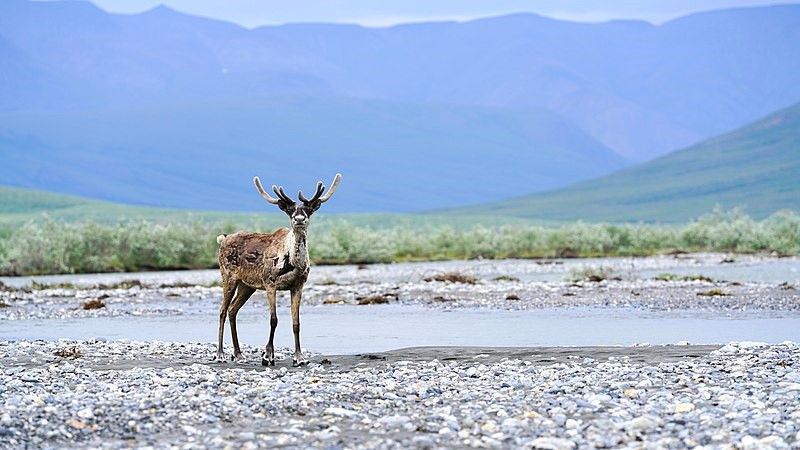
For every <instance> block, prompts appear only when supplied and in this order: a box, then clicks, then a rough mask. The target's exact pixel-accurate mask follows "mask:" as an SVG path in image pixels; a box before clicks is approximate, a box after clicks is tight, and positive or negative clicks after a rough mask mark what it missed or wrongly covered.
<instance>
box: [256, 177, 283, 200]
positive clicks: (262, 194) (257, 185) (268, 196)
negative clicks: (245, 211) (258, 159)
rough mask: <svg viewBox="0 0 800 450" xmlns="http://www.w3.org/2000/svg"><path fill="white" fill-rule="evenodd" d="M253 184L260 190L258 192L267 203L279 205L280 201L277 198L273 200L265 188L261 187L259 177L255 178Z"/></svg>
mask: <svg viewBox="0 0 800 450" xmlns="http://www.w3.org/2000/svg"><path fill="white" fill-rule="evenodd" d="M253 183H255V185H256V189H258V192H259V193H260V194H261V196H262V197H264V199H265V200H266V201H268V202H270V203H272V204H273V205H277V204H278V201H279V200H278V199H277V198H272V197H271V196H270V195H269V194H267V191H265V190H264V187H263V186H261V180H259V179H258V177H253Z"/></svg>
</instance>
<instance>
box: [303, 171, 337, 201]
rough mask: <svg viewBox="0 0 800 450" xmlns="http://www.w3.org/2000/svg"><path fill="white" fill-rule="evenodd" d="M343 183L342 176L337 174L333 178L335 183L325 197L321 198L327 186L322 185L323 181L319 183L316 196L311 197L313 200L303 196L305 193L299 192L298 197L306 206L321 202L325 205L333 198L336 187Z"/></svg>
mask: <svg viewBox="0 0 800 450" xmlns="http://www.w3.org/2000/svg"><path fill="white" fill-rule="evenodd" d="M340 181H342V174H340V173H337V174H336V176H335V177H333V183H331V189H330V190H329V191H328V193H327V194H325V196H324V197H320V196H321V195H322V193H323V192H324V191H325V186H324V185H323V184H322V181H317V192H315V193H314V196H313V197H311V200H309V199H307V198H306V196H305V195H303V191H299V192H298V193H297V196H298V197H300V200H301V201H302V202H303V203H305V204H306V205H311V204H312V203H314V202H317V201H319V203H320V204H322V203H325V202H327V201H328V199H329V198H331V195H333V192H334V191H336V187H337V186H339V182H340Z"/></svg>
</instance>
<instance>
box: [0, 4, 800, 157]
mask: <svg viewBox="0 0 800 450" xmlns="http://www.w3.org/2000/svg"><path fill="white" fill-rule="evenodd" d="M798 24H800V5H779V6H769V7H759V8H739V9H728V10H719V11H712V12H708V13H702V14H693V15H690V16H687V17H683V18H679V19H676V20H673V21H670V22H667V23H665V24H662V25H659V26H654V25H651V24H648V23H645V22H639V21H611V22H606V23H575V22H567V21H560V20H553V19H548V18H545V17H541V16H538V15H535V14H514V15H509V16H504V17H496V18H487V19H480V20H473V21H467V22H463V23H457V22H434V23H420V24H409V25H400V26H395V27H389V28H364V27H360V26H354V25H331V24H290V25H284V26H265V27H260V28H257V29H253V30H248V29H245V28H242V27H239V26H237V25H234V24H231V23H226V22H222V21H217V20H210V19H205V18H200V17H194V16H191V15H186V14H182V13H180V12H177V11H174V10H171V9H169V8H166V7H163V6H160V7H156V8H154V9H152V10H149V11H147V12H144V13H141V14H134V15H118V14H108V13H106V12H104V11H102V10H100V9H99V8H97V7H95V6H94V5H93V4H91V3H89V2H83V1H69V2H64V1H61V2H38V1H26V0H4V1H2V2H0V63H2V66H3V67H4V69H5V70H4V71H3V73H0V78H2V79H3V81H6V82H4V83H2V84H0V110H5V111H30V110H35V111H63V110H85V109H94V108H108V107H111V108H115V109H119V108H125V107H133V106H136V107H141V106H146V105H150V106H160V105H163V104H169V103H170V102H186V101H217V100H220V99H231V98H240V97H252V96H271V95H300V96H347V97H359V98H372V99H384V100H392V101H401V102H436V103H460V104H471V105H480V106H499V107H511V108H547V109H550V110H552V111H554V112H557V113H558V114H560V115H562V116H563V117H565V118H567V119H568V120H570V121H572V122H573V123H575V124H577V125H578V126H579V127H581V129H583V130H584V131H585V132H587V133H588V134H590V135H592V136H593V137H594V138H595V139H597V140H599V141H600V142H602V143H603V144H604V145H605V146H606V147H609V148H611V149H613V150H614V151H616V152H618V153H619V154H620V155H622V156H624V157H626V158H628V159H632V160H637V161H642V160H646V159H650V158H652V157H654V156H657V155H660V154H664V153H665V152H667V151H671V150H674V149H676V148H680V147H684V146H686V145H690V144H692V143H694V142H697V141H698V140H700V139H701V138H708V137H711V136H713V135H717V134H719V133H722V132H725V131H728V130H731V129H733V128H735V127H738V126H741V125H744V124H745V123H747V122H749V121H752V120H755V119H757V118H758V117H760V116H763V115H765V114H768V113H769V112H771V111H775V110H777V109H778V108H781V107H785V106H788V105H789V104H792V103H794V102H797V101H800V26H798ZM6 79H7V80H6Z"/></svg>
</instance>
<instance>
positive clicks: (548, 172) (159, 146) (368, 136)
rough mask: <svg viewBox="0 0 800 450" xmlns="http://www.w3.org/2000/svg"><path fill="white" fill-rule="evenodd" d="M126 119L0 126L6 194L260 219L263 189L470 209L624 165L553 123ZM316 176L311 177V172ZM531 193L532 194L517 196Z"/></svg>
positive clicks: (420, 117)
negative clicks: (336, 179) (250, 214)
mask: <svg viewBox="0 0 800 450" xmlns="http://www.w3.org/2000/svg"><path fill="white" fill-rule="evenodd" d="M207 106H208V105H204V106H202V107H195V106H193V105H179V106H173V107H169V108H167V107H164V108H160V109H133V110H130V111H124V112H113V111H99V112H61V113H24V114H23V113H5V114H2V113H0V152H2V153H3V154H4V155H8V157H7V158H6V160H5V161H4V164H3V165H0V180H3V184H7V185H12V186H20V187H29V188H35V189H46V190H51V191H55V192H69V193H71V194H75V195H80V196H84V197H92V198H100V199H104V200H111V201H117V202H123V203H128V204H137V205H150V206H161V207H182V208H191V209H201V210H215V209H216V210H251V211H252V210H256V211H257V210H261V209H262V208H263V206H264V204H265V202H264V200H263V199H262V198H261V197H260V196H259V195H258V193H257V192H256V190H255V188H254V187H253V183H252V179H253V176H254V175H259V176H260V177H261V179H262V180H264V182H265V183H266V184H267V185H268V186H269V185H271V184H273V183H274V184H281V185H284V186H285V187H286V188H287V190H288V191H289V192H290V194H291V195H292V196H294V197H295V198H296V193H297V190H298V189H303V190H305V191H306V192H308V191H309V190H312V189H313V187H314V185H315V183H316V182H317V181H318V180H320V179H321V180H323V182H324V183H326V185H327V184H329V183H330V181H331V179H332V178H333V175H334V174H335V173H336V172H342V173H343V175H344V180H343V181H342V184H341V187H340V188H339V193H338V194H337V198H336V201H335V202H334V201H331V202H330V203H329V204H326V205H325V206H326V209H328V210H329V211H334V212H338V211H347V212H369V211H376V212H389V211H412V210H424V209H432V208H441V207H447V206H451V205H469V204H473V203H476V202H480V201H488V200H496V199H501V198H505V197H508V196H509V195H513V194H514V193H516V192H520V191H519V190H517V191H514V190H512V189H509V186H514V185H520V186H521V185H524V186H526V190H527V189H531V188H532V189H536V190H541V189H548V188H554V187H557V186H560V185H562V184H563V183H564V182H565V181H568V180H571V181H578V180H581V179H585V178H588V177H591V176H597V175H600V174H603V173H607V172H609V171H611V170H614V169H617V168H620V167H623V166H624V165H625V161H624V160H623V159H622V158H620V157H619V156H617V155H616V154H615V153H614V152H612V151H611V150H609V149H607V148H605V147H604V146H603V145H602V144H600V143H598V142H597V141H595V140H594V139H592V138H591V137H589V136H587V135H585V134H584V133H582V132H581V131H580V130H579V129H578V128H577V127H575V126H574V125H572V124H570V123H569V122H566V121H565V120H564V119H563V118H561V117H560V116H558V115H557V114H554V113H552V112H549V111H546V110H544V111H507V110H504V109H500V110H497V109H492V108H486V107H468V106H439V105H418V104H404V103H397V102H384V101H374V100H356V99H342V98H322V99H312V98H306V99H296V98H285V99H278V98H271V99H270V100H269V102H265V101H263V100H258V101H251V100H239V101H237V102H225V103H215V104H213V105H211V107H207ZM312 167H313V169H311V168H312ZM522 192H524V191H522Z"/></svg>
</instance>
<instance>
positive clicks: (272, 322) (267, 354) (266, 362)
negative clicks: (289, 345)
mask: <svg viewBox="0 0 800 450" xmlns="http://www.w3.org/2000/svg"><path fill="white" fill-rule="evenodd" d="M276 296H277V292H276V291H275V288H274V287H268V288H267V301H268V302H269V341H268V342H267V346H266V347H265V348H264V356H262V357H261V365H262V366H274V365H275V347H274V346H273V343H272V342H273V340H274V339H275V329H276V328H278V312H277V311H276V308H275V302H276V298H275V297H276Z"/></svg>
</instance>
